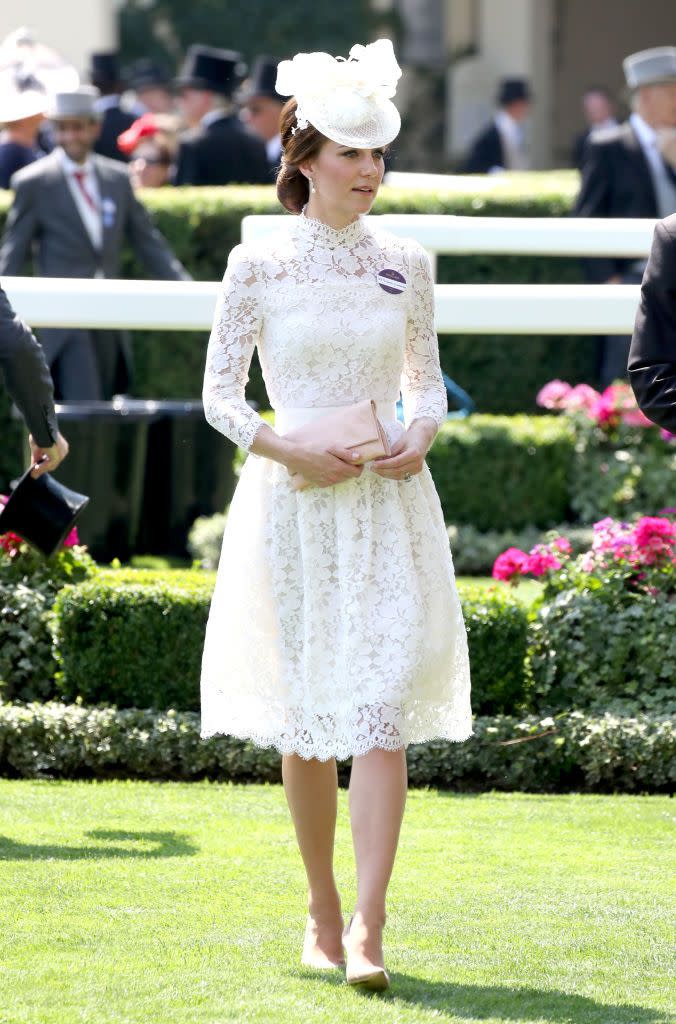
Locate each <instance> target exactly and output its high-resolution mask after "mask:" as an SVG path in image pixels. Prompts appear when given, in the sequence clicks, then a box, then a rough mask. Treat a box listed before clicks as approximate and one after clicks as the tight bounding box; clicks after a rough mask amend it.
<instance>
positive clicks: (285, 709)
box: [202, 215, 472, 760]
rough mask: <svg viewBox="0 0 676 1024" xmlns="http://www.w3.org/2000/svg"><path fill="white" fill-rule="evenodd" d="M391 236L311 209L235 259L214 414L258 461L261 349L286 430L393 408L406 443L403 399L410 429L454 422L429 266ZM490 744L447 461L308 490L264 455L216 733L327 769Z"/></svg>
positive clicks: (240, 497) (225, 563) (226, 290)
mask: <svg viewBox="0 0 676 1024" xmlns="http://www.w3.org/2000/svg"><path fill="white" fill-rule="evenodd" d="M372 223H373V222H372V221H370V222H368V223H367V222H365V221H363V220H358V221H357V222H355V223H354V224H350V225H349V226H348V227H347V228H345V229H343V230H340V231H336V230H334V229H332V228H330V227H328V226H327V225H325V224H322V223H321V222H319V221H315V220H311V219H309V218H306V217H305V216H304V215H301V216H300V217H297V218H294V221H293V223H292V224H291V225H290V226H289V225H285V226H284V228H282V229H280V231H279V232H278V233H277V234H276V235H275V236H274V238H273V239H272V241H271V240H270V239H269V238H268V239H265V240H264V241H262V242H257V243H252V244H248V245H240V246H237V247H236V248H235V249H233V251H232V252H231V254H230V258H229V260H228V267H227V270H226V273H225V277H224V279H223V292H222V295H221V298H220V300H219V303H218V306H217V309H216V314H215V318H214V325H213V330H212V333H211V337H210V340H209V349H208V353H207V365H206V375H205V384H204V405H205V412H206V416H207V419H208V420H209V422H210V423H211V424H212V425H213V426H214V427H215V428H216V429H217V430H220V431H221V432H222V433H223V434H225V435H226V436H227V437H229V438H231V439H232V440H233V441H234V442H235V443H236V444H238V445H240V446H241V447H243V448H245V449H248V448H249V447H250V446H251V444H252V442H253V440H254V438H255V436H256V433H257V431H258V429H259V427H260V425H261V423H262V421H261V419H260V417H259V416H258V414H257V413H256V412H254V411H253V410H252V409H251V408H250V407H249V406H248V405H247V404H246V402H245V400H244V387H245V384H246V381H247V376H248V369H249V365H250V362H251V356H252V353H253V350H254V347H255V346H257V347H258V351H259V356H260V361H261V365H262V368H263V374H264V377H265V383H266V386H267V391H268V395H269V398H270V402H271V404H272V406H273V408H274V409H275V410H276V417H277V418H276V425H277V429H279V425H280V420H281V421H282V422H283V423H286V424H289V423H291V424H293V423H296V422H300V421H302V420H303V419H305V420H307V418H308V416H309V417H310V418H311V417H312V416H313V415H315V414H317V415H319V414H321V411H322V410H323V409H325V408H326V407H330V406H337V405H345V404H350V403H352V402H356V401H359V400H362V399H365V398H373V399H375V400H376V401H377V402H378V403H379V410H380V411H381V414H385V417H386V420H387V427H388V431H389V432H390V433H391V436H392V437H394V436H396V435H397V433H398V432H401V431H403V429H404V428H403V426H402V425H401V424H399V423H397V421H396V419H395V416H394V403H395V402H396V400H397V398H398V395H399V391H400V388H401V392H402V396H403V402H404V413H405V419H406V423H407V424H409V423H411V422H412V421H413V420H414V419H416V418H418V417H421V416H429V417H432V418H433V419H434V420H436V422H437V423H439V424H440V423H441V422H442V421H443V420H444V417H445V415H446V394H445V389H444V386H443V382H442V378H441V373H440V369H439V356H438V346H437V338H436V334H435V333H434V326H433V306H434V296H433V284H432V278H431V274H430V266H429V260H428V258H427V255H426V254H425V252H424V250H423V249H421V248H420V246H418V245H417V244H416V243H414V242H410V241H403V240H400V239H397V238H395V237H393V236H391V235H389V234H386V233H385V232H381V231H380V230H379V229H377V228H375V227H373V226H372ZM384 271H386V273H383V272H384ZM299 414H300V419H299ZM287 429H288V426H287ZM281 432H283V431H281ZM471 732H472V726H471V709H470V673H469V662H468V656H467V638H466V633H465V626H464V622H463V618H462V612H461V609H460V604H459V601H458V595H457V592H456V587H455V579H454V573H453V563H452V559H451V552H450V549H449V544H448V537H447V534H446V529H445V526H444V520H443V516H442V511H441V506H440V503H439V498H438V496H437V493H436V490H435V487H434V484H433V482H432V477H431V475H430V472H429V470H428V468H427V466H425V467H424V468H423V471H422V473H420V474H418V475H416V476H414V477H413V478H412V479H411V480H410V481H397V480H387V479H385V478H383V477H380V476H378V475H377V474H375V473H373V472H372V471H370V470H369V469H368V467H367V468H366V469H365V470H364V471H363V472H362V474H361V475H360V476H359V477H357V478H354V479H351V480H349V481H346V482H344V483H341V484H338V485H336V486H334V487H327V488H319V487H310V488H307V489H306V490H303V491H299V492H296V491H294V490H293V489H292V487H291V484H290V478H289V474H288V471H287V470H286V468H285V467H284V466H283V465H281V464H279V463H276V462H273V461H271V460H269V459H264V458H261V457H258V456H254V455H249V457H248V458H247V460H246V463H245V465H244V469H243V471H242V475H241V477H240V480H239V483H238V485H237V489H236V492H235V495H234V497H233V500H232V504H231V506H230V511H229V515H228V520H227V526H226V530H225V536H224V538H223V550H222V554H221V559H220V565H219V569H218V576H217V582H216V587H215V590H214V595H213V600H212V605H211V611H210V615H209V623H208V626H207V632H206V639H205V646H204V655H203V662H202V736H203V737H208V736H212V735H214V734H216V733H227V734H229V735H233V736H239V737H246V738H249V739H251V740H253V741H254V742H255V743H257V744H259V745H261V746H274V747H276V748H277V749H278V750H280V751H281V752H283V753H297V754H300V755H301V756H302V757H304V758H311V757H314V758H319V759H321V760H325V759H327V758H330V757H337V758H346V757H349V756H351V755H357V754H364V753H366V752H367V751H368V750H370V749H372V748H373V747H381V748H385V749H388V750H391V749H396V748H399V747H402V746H406V745H407V744H409V743H412V742H422V741H425V740H430V739H434V738H445V739H449V740H464V739H466V738H467V737H468V736H470V735H471Z"/></svg>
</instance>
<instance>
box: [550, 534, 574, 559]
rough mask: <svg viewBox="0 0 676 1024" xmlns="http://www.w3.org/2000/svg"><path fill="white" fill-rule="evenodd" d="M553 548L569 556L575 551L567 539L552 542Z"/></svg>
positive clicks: (557, 539) (555, 539)
mask: <svg viewBox="0 0 676 1024" xmlns="http://www.w3.org/2000/svg"><path fill="white" fill-rule="evenodd" d="M552 547H553V548H556V550H557V551H560V552H561V553H562V554H564V555H569V554H570V553H571V551H572V550H573V549H572V547H571V544H570V541H569V540H568V538H567V537H555V538H554V540H553V541H552Z"/></svg>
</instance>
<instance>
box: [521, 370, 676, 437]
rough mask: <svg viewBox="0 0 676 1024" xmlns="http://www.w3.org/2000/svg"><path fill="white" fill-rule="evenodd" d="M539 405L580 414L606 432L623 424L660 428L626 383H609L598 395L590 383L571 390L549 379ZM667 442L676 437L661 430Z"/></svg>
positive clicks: (540, 393)
mask: <svg viewBox="0 0 676 1024" xmlns="http://www.w3.org/2000/svg"><path fill="white" fill-rule="evenodd" d="M536 402H537V404H538V405H540V406H542V408H543V409H559V410H562V411H563V412H567V413H570V414H581V415H583V416H585V417H586V418H587V419H589V420H591V422H592V423H594V424H596V426H597V427H601V429H603V430H604V431H606V432H608V433H609V432H610V431H612V430H617V429H618V427H619V426H620V425H621V424H622V423H625V424H628V425H629V426H631V427H649V428H652V429H654V430H657V429H658V428H657V427H656V426H655V424H654V423H652V422H651V421H650V420H649V419H648V417H647V416H644V415H643V413H642V412H641V410H640V409H639V407H638V405H637V404H636V399H635V398H634V393H633V391H632V390H631V388H630V387H629V385H628V384H625V383H624V381H616V382H615V383H614V384H610V385H609V386H608V387H607V388H606V389H605V391H602V392H599V391H596V390H595V389H594V388H592V387H590V386H589V385H588V384H577V385H576V386H575V387H572V386H571V385H570V384H568V383H567V381H565V380H550V382H549V383H548V384H545V386H544V387H543V388H542V389H541V390H540V391H539V392H538V395H537V398H536ZM661 434H662V436H663V438H664V439H665V440H671V439H672V438H674V437H676V435H674V434H670V433H669V431H668V430H662V431H661Z"/></svg>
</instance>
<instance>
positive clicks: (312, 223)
mask: <svg viewBox="0 0 676 1024" xmlns="http://www.w3.org/2000/svg"><path fill="white" fill-rule="evenodd" d="M305 210H306V207H303V210H302V211H301V213H300V214H299V215H298V217H297V218H296V231H297V232H298V234H299V235H300V236H301V238H304V239H307V240H308V241H309V242H312V243H313V244H314V245H321V246H322V247H323V248H325V249H337V248H339V247H341V246H350V245H353V244H354V243H355V242H358V241H359V239H360V238H362V237H363V236H364V235H365V234H366V224H365V223H364V218H363V217H358V218H357V220H354V221H352V223H351V224H348V225H347V227H344V228H332V227H331V225H330V224H325V223H324V221H322V220H317V219H316V218H315V217H308V216H307V214H306V212H305Z"/></svg>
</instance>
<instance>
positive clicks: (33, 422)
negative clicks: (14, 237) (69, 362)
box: [0, 288, 68, 477]
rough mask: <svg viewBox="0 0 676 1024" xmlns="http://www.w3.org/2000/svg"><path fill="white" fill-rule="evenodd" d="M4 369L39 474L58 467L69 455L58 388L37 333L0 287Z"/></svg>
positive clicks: (0, 346) (0, 348) (1, 364)
mask: <svg viewBox="0 0 676 1024" xmlns="http://www.w3.org/2000/svg"><path fill="white" fill-rule="evenodd" d="M0 370H2V372H3V374H4V376H5V383H6V384H7V390H8V391H9V394H10V397H11V399H12V401H13V402H14V403H15V404H16V405H17V407H18V409H19V411H20V412H21V414H22V416H23V418H24V420H25V421H26V425H27V426H28V429H29V430H30V437H29V441H30V446H31V455H32V459H33V464H34V465H35V464H36V463H38V462H39V463H40V466H39V468H36V469H34V470H33V476H35V477H38V476H41V475H42V474H43V473H46V472H47V471H49V472H51V471H52V470H54V469H56V467H57V466H58V465H59V463H60V462H61V461H62V460H63V459H64V458H65V457H66V455H67V454H68V442H67V441H66V439H65V437H63V436H62V435H61V434H60V433H59V427H58V424H57V422H56V413H55V411H54V391H53V387H52V378H51V376H50V373H49V367H48V366H47V361H46V359H45V354H44V352H43V351H42V349H41V348H40V345H39V344H38V342H37V341H36V340H35V337H34V336H33V333H32V331H31V330H29V328H28V327H27V326H26V324H25V323H24V322H23V321H22V320H20V319H19V317H18V316H17V315H16V313H15V312H14V310H13V309H12V307H11V306H10V304H9V299H8V298H7V296H6V295H5V293H4V291H3V290H2V288H0Z"/></svg>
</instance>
